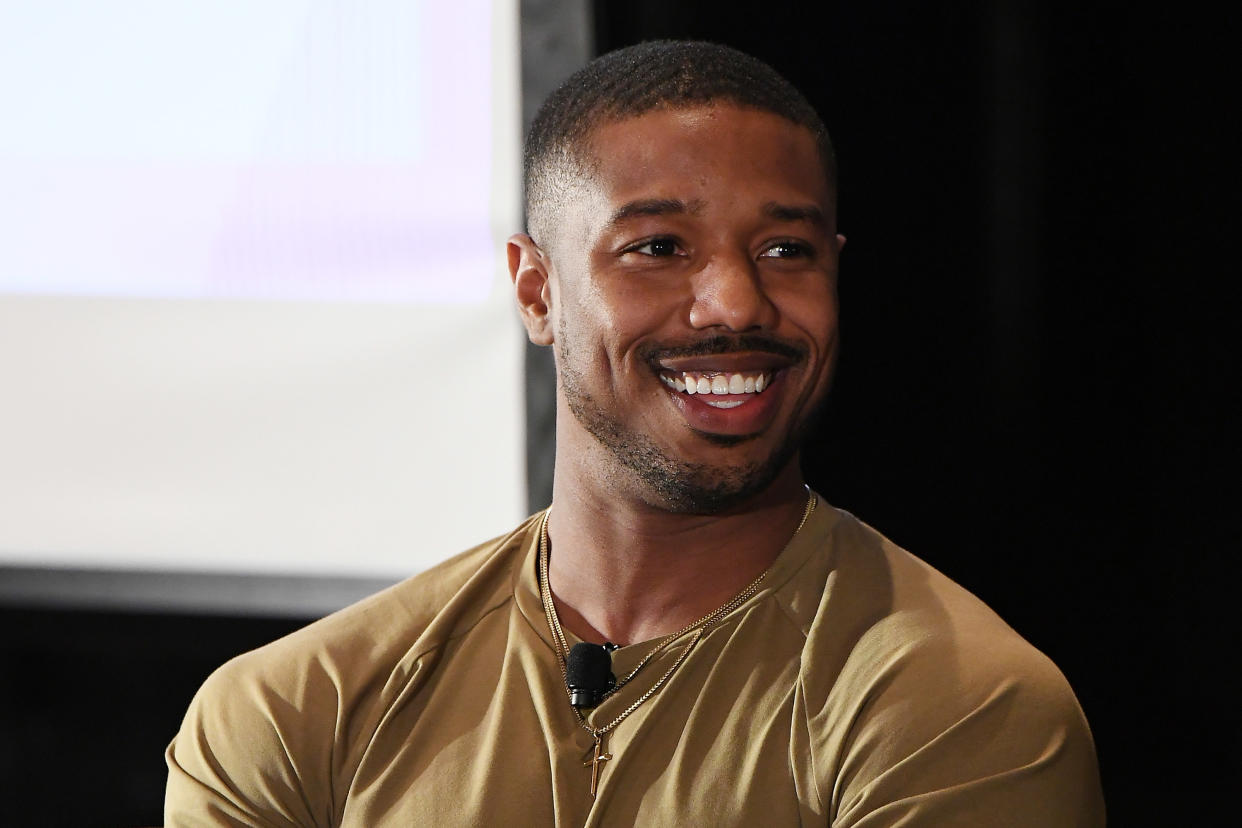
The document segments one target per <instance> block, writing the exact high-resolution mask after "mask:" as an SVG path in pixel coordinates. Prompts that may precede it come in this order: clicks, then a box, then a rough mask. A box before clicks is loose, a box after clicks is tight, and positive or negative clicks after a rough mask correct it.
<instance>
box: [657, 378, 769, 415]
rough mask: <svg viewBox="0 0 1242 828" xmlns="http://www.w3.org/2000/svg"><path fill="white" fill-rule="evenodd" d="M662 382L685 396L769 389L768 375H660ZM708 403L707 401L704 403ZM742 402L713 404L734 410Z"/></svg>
mask: <svg viewBox="0 0 1242 828" xmlns="http://www.w3.org/2000/svg"><path fill="white" fill-rule="evenodd" d="M660 379H661V381H663V382H664V384H665V385H667V386H668V387H669V388H672V389H673V390H674V391H679V392H681V393H684V394H712V395H717V396H723V395H725V394H758V393H759V392H760V391H762V390H763V389H765V388H767V387H768V375H767V374H754V375H750V376H743V375H741V374H712V375H711V376H694V375H692V374H689V373H683V374H682V375H681V376H679V377H670V376H666V375H664V374H661V375H660ZM704 402H706V400H705V401H704ZM741 402H742V401H739V402H732V401H725V400H719V401H716V402H712V403H711V404H712V405H714V406H716V407H717V408H733V407H734V406H735V405H741Z"/></svg>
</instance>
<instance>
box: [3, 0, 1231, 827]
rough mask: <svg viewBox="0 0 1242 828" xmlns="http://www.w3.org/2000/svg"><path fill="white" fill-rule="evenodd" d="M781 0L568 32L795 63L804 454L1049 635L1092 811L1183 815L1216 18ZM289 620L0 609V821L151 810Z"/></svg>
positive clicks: (1117, 815)
mask: <svg viewBox="0 0 1242 828" xmlns="http://www.w3.org/2000/svg"><path fill="white" fill-rule="evenodd" d="M803 5H804V4H794V3H788V2H764V3H751V4H745V5H735V6H731V5H727V4H721V3H719V2H715V3H707V2H678V3H669V2H656V1H655V0H640V1H639V2H634V0H630V2H624V3H623V2H603V1H602V0H601V1H600V2H596V4H595V40H596V47H597V51H606V50H608V49H611V48H615V47H617V46H622V45H625V44H628V43H632V42H636V41H638V40H642V39H649V38H654V37H698V38H705V39H711V40H716V41H721V42H726V43H730V44H732V45H735V46H738V47H740V48H742V49H744V50H746V51H749V52H751V53H753V54H756V55H758V56H759V57H762V58H763V59H765V60H767V61H768V62H770V63H772V64H773V65H774V66H775V67H776V68H777V69H778V70H780V71H781V72H782V73H783V74H785V75H786V76H787V77H789V78H790V79H791V80H792V81H793V82H794V83H795V84H796V85H797V86H799V87H800V88H802V89H803V90H804V91H805V92H807V94H808V97H810V98H811V99H812V102H813V103H814V104H815V105H816V106H817V108H818V109H819V110H820V111H821V112H822V113H823V114H824V116H825V120H826V121H827V123H828V126H829V129H830V130H831V131H832V133H833V135H834V138H835V140H836V144H837V150H838V156H839V161H840V165H841V169H842V175H841V210H840V216H841V217H840V225H841V229H842V231H843V232H844V233H845V234H846V235H847V236H848V237H849V244H848V245H847V247H846V249H845V253H844V255H843V260H842V271H843V276H842V283H841V302H842V317H843V319H842V336H843V352H842V359H841V363H840V368H839V373H838V380H837V385H836V389H835V391H834V399H833V402H832V404H831V406H830V410H829V412H828V414H827V416H826V419H825V421H824V423H823V426H822V428H821V429H820V430H819V432H818V433H817V434H816V435H815V437H814V439H813V441H812V444H811V446H810V447H809V449H808V451H807V453H806V458H805V465H806V470H807V474H808V477H809V478H810V479H811V481H812V483H813V484H814V485H815V486H816V487H817V488H818V489H819V490H820V491H821V492H823V493H824V494H825V495H826V496H827V497H828V499H829V500H830V501H832V502H833V503H834V504H836V505H838V506H841V507H843V508H846V509H848V510H850V511H852V512H854V513H855V514H857V515H859V516H860V517H861V518H863V519H864V520H866V521H868V522H870V523H872V524H873V525H875V526H877V527H878V528H880V529H881V530H882V531H884V532H885V533H886V534H888V535H889V536H890V537H892V538H893V539H894V540H895V541H897V542H898V543H900V544H901V545H903V546H905V547H907V548H909V549H911V550H912V551H914V552H915V553H916V554H918V555H919V556H921V557H923V558H924V559H926V560H928V561H929V562H931V563H933V564H934V565H935V566H937V567H938V568H939V569H941V570H943V571H944V572H946V573H947V574H949V575H950V576H951V577H953V578H954V579H955V580H957V581H959V582H961V583H962V584H964V585H965V586H967V587H968V588H970V589H971V590H972V591H974V592H975V593H976V594H978V595H979V596H980V597H982V598H983V599H984V600H986V601H987V602H988V603H989V604H991V605H992V606H993V607H994V608H995V609H996V610H997V611H998V612H999V613H1000V614H1001V615H1002V616H1003V617H1005V618H1006V619H1007V620H1008V621H1009V622H1010V623H1011V624H1012V625H1013V626H1014V627H1015V628H1016V629H1017V630H1018V631H1019V632H1021V633H1022V634H1023V635H1024V636H1026V637H1027V638H1028V639H1030V640H1031V641H1032V642H1033V643H1034V644H1035V645H1037V646H1038V647H1040V648H1041V649H1042V650H1044V651H1045V652H1047V653H1048V654H1049V655H1050V656H1052V658H1053V659H1054V660H1055V661H1056V662H1057V663H1058V664H1059V665H1060V666H1061V668H1062V669H1063V671H1064V672H1065V674H1066V675H1067V676H1068V678H1069V680H1070V682H1071V684H1073V686H1074V687H1075V689H1076V691H1077V693H1078V695H1079V699H1080V701H1081V703H1082V705H1083V708H1084V709H1085V711H1086V713H1087V716H1088V719H1089V720H1090V722H1091V724H1092V728H1093V731H1094V733H1095V736H1096V741H1097V747H1098V750H1099V756H1100V762H1101V768H1102V773H1103V778H1104V783H1105V793H1106V797H1107V801H1108V806H1109V812H1110V824H1113V825H1165V824H1198V823H1202V822H1205V821H1208V820H1207V819H1206V815H1208V814H1210V813H1212V811H1211V810H1210V807H1209V800H1210V798H1211V796H1212V794H1213V793H1215V792H1217V791H1224V790H1227V789H1229V788H1231V787H1232V786H1234V784H1235V782H1234V781H1233V774H1232V762H1231V760H1230V759H1229V758H1228V755H1229V754H1230V752H1231V751H1230V749H1229V743H1230V742H1231V741H1232V738H1233V737H1232V733H1233V727H1232V726H1225V725H1224V724H1223V723H1222V719H1221V718H1220V713H1219V711H1220V710H1222V709H1228V708H1231V706H1232V693H1231V691H1230V690H1229V688H1230V687H1232V686H1233V683H1232V682H1229V683H1228V684H1227V683H1226V680H1225V678H1224V675H1223V671H1224V669H1226V668H1227V666H1228V664H1229V661H1231V660H1232V659H1231V657H1232V655H1233V652H1234V648H1233V647H1231V646H1227V645H1226V644H1225V643H1224V635H1225V632H1226V630H1227V629H1230V628H1228V627H1226V621H1225V612H1224V607H1225V598H1224V592H1225V589H1226V588H1228V587H1229V585H1230V582H1231V573H1232V567H1230V566H1229V562H1230V559H1231V558H1232V556H1233V553H1234V551H1235V549H1236V544H1231V543H1229V542H1228V541H1231V540H1232V534H1231V535H1230V536H1229V537H1228V539H1227V537H1226V535H1225V532H1224V527H1223V524H1224V520H1223V517H1221V516H1222V515H1224V514H1228V513H1229V512H1227V511H1226V510H1228V509H1230V507H1231V506H1232V504H1231V503H1230V502H1229V501H1230V500H1231V499H1232V495H1233V491H1232V490H1229V489H1227V488H1226V487H1225V486H1223V485H1221V479H1220V478H1219V477H1218V474H1217V467H1218V466H1219V467H1222V468H1223V467H1225V466H1226V465H1227V464H1226V463H1225V462H1224V459H1223V458H1224V456H1225V454H1226V452H1227V451H1232V449H1233V445H1234V436H1233V435H1234V429H1233V428H1232V423H1230V422H1227V420H1229V419H1230V418H1229V415H1230V414H1231V413H1232V411H1233V410H1234V409H1235V408H1236V400H1235V394H1234V392H1233V389H1232V385H1233V380H1234V375H1235V374H1236V369H1233V368H1232V365H1233V363H1232V362H1231V361H1229V360H1228V358H1227V357H1226V355H1225V354H1224V352H1223V350H1222V349H1221V346H1220V345H1219V342H1220V341H1221V340H1223V339H1224V336H1222V335H1221V334H1220V332H1221V331H1223V330H1224V329H1225V325H1226V324H1227V321H1231V320H1227V318H1226V313H1227V312H1228V313H1229V315H1230V316H1232V315H1233V313H1232V312H1233V310H1234V308H1235V307H1236V306H1235V305H1232V304H1230V303H1228V302H1226V301H1225V298H1224V291H1223V289H1222V283H1223V282H1224V281H1225V279H1226V278H1227V277H1228V276H1231V275H1234V274H1233V273H1231V272H1230V270H1228V269H1227V268H1229V267H1230V266H1232V269H1233V270H1234V271H1236V265H1233V264H1232V262H1231V261H1229V260H1226V259H1225V257H1224V255H1223V250H1222V249H1221V248H1222V247H1223V245H1221V244H1220V243H1219V242H1218V239H1219V238H1220V237H1221V236H1223V234H1224V233H1225V232H1227V230H1226V227H1227V226H1228V227H1229V228H1230V229H1232V226H1233V225H1234V223H1235V222H1236V218H1237V209H1236V202H1237V195H1236V177H1235V175H1234V174H1233V172H1232V171H1236V167H1235V166H1231V165H1227V164H1226V163H1225V161H1226V160H1227V159H1228V158H1229V157H1230V155H1231V152H1232V147H1231V146H1230V147H1228V149H1229V150H1230V152H1226V149H1227V147H1226V144H1227V143H1229V142H1228V140H1227V138H1226V132H1225V128H1226V126H1227V125H1228V121H1229V118H1230V112H1231V111H1232V110H1233V109H1234V108H1236V105H1237V104H1236V93H1231V94H1228V95H1224V94H1221V93H1218V92H1217V91H1216V90H1217V89H1218V88H1221V87H1223V86H1224V84H1222V83H1221V82H1220V81H1221V79H1222V77H1223V76H1224V73H1225V71H1226V63H1227V57H1228V53H1229V52H1230V51H1231V50H1235V49H1236V47H1235V46H1234V45H1233V44H1236V42H1237V41H1236V38H1235V37H1234V35H1233V34H1232V32H1234V31H1236V27H1235V26H1234V25H1233V23H1234V21H1233V20H1230V19H1225V18H1223V17H1222V18H1218V19H1203V18H1194V17H1192V16H1191V15H1190V14H1189V13H1188V12H1187V11H1186V10H1184V9H1168V10H1165V11H1164V12H1162V14H1163V17H1160V18H1155V17H1152V16H1150V13H1144V14H1139V13H1137V12H1135V11H1134V9H1135V8H1137V7H1134V6H1123V5H1120V4H1117V5H1113V6H1105V5H1101V4H1092V5H1090V6H1087V7H1083V6H1081V5H1078V4H1070V3H1034V2H1016V1H1015V2H998V3H982V2H975V3H958V4H951V5H952V7H951V8H944V6H948V5H950V4H926V3H916V2H876V3H836V2H832V3H821V4H818V5H817V6H815V7H814V9H815V10H814V11H807V10H806V8H802V6H803ZM1227 170H1230V171H1231V172H1229V173H1227ZM1227 188H1228V189H1227ZM1226 204H1228V205H1230V207H1231V212H1226V211H1225V210H1224V209H1223V205H1226ZM1230 470H1232V469H1230ZM1233 489H1236V486H1234V487H1233ZM306 620H307V619H293V618H291V619H247V618H224V617H218V616H192V615H185V616H169V615H144V614H139V613H115V612H109V613H102V612H69V611H64V610H47V609H37V608H18V607H11V608H8V609H3V610H0V629H2V630H3V633H0V711H2V712H0V779H3V780H4V787H5V789H6V791H7V792H8V794H9V795H8V796H7V797H6V799H7V800H8V801H7V803H6V813H5V815H4V817H2V818H0V821H2V822H5V823H6V824H15V825H74V826H89V825H101V826H104V825H113V826H115V825H139V824H157V823H158V822H159V821H160V802H161V797H162V788H163V780H164V767H163V760H162V751H163V748H164V746H165V744H166V743H167V741H168V740H169V739H170V738H171V736H172V734H173V732H174V731H175V729H176V727H177V725H178V723H179V720H180V716H181V714H182V712H183V711H184V709H185V706H186V704H187V703H188V701H189V698H190V696H191V695H192V693H193V691H194V689H195V688H196V687H197V685H198V684H199V682H201V681H202V679H203V678H204V677H205V676H206V674H207V673H208V672H209V671H210V670H211V669H212V668H214V667H215V666H216V665H218V664H219V663H221V662H222V661H224V660H225V659H226V658H228V657H229V656H231V655H232V654H235V653H237V652H240V651H242V650H245V649H249V648H251V647H254V646H257V645H259V644H261V643H264V642H266V641H268V640H271V639H272V638H275V637H277V636H278V635H281V634H283V633H284V632H287V631H290V630H292V629H294V628H296V627H297V626H300V625H301V624H302V623H304V622H305V621H306ZM1222 656H1223V657H1224V658H1222ZM1205 714H1206V715H1205ZM1194 815H1198V816H1197V817H1196V816H1194Z"/></svg>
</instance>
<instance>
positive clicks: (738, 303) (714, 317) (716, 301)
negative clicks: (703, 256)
mask: <svg viewBox="0 0 1242 828" xmlns="http://www.w3.org/2000/svg"><path fill="white" fill-rule="evenodd" d="M693 287H694V302H693V304H691V306H690V324H691V326H693V327H694V328H697V329H704V328H712V327H723V328H727V329H728V330H730V331H745V330H750V329H752V328H770V327H775V325H776V320H777V315H778V314H777V310H776V306H775V305H773V304H772V301H771V300H770V299H769V298H768V295H767V293H766V292H765V291H764V285H763V280H762V278H761V276H760V273H759V268H758V266H757V265H756V263H755V262H754V261H752V260H751V259H750V257H749V256H746V255H744V254H731V255H723V254H722V255H718V256H714V257H713V258H712V259H711V260H710V261H709V262H708V263H707V264H706V266H704V268H703V269H702V270H700V271H699V272H698V273H696V274H695V275H694V277H693Z"/></svg>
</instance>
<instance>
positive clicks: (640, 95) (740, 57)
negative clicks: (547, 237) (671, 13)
mask: <svg viewBox="0 0 1242 828" xmlns="http://www.w3.org/2000/svg"><path fill="white" fill-rule="evenodd" d="M716 102H726V103H730V104H733V105H734V106H738V107H742V108H746V109H755V110H759V111H762V112H770V113H772V114H774V115H779V116H780V117H782V118H784V119H786V120H787V121H790V122H792V123H794V124H797V125H798V126H802V127H806V128H807V129H808V130H810V131H811V134H812V136H813V137H814V138H815V143H816V146H817V147H818V149H819V155H820V161H821V163H822V164H823V168H824V175H825V176H826V178H827V180H828V186H829V189H830V190H832V191H833V192H834V193H835V191H836V185H837V169H836V157H835V154H834V152H833V149H832V140H831V139H830V138H829V136H828V130H827V128H826V127H825V126H824V123H823V121H822V120H820V117H819V115H818V114H817V113H816V112H815V108H814V107H812V106H811V104H810V103H809V102H808V101H807V99H806V98H805V97H803V95H802V93H801V92H799V91H798V90H797V89H795V88H794V86H793V84H791V83H790V82H789V81H787V80H785V79H784V78H783V77H781V76H780V75H779V74H778V73H777V72H776V70H775V69H773V68H772V67H771V66H768V65H767V64H766V63H764V62H763V61H761V60H759V59H757V58H754V57H751V56H750V55H748V54H746V53H744V52H739V51H738V50H737V49H733V48H731V47H729V46H722V45H719V44H716V43H706V42H703V41H693V40H653V41H647V42H645V43H639V44H637V45H635V46H628V47H626V48H624V49H618V50H617V51H615V52H609V53H607V54H605V55H602V56H600V57H598V58H596V59H595V60H593V61H591V62H590V63H588V64H587V65H586V66H584V67H583V68H582V69H579V70H578V71H577V72H575V73H574V74H573V75H572V76H570V78H569V79H568V80H567V81H565V82H564V83H563V84H561V86H560V87H559V88H558V89H557V90H556V91H555V92H553V93H552V94H551V95H549V96H548V99H547V100H546V101H544V103H543V106H541V107H540V108H539V112H538V113H537V114H536V115H535V120H534V122H533V123H532V124H531V128H530V132H529V134H528V135H527V137H526V147H525V151H524V153H523V159H522V168H523V173H524V178H525V182H526V184H525V187H526V192H525V200H526V221H527V226H528V227H529V229H530V232H531V235H532V236H533V237H534V238H535V240H536V242H541V241H542V239H541V236H543V235H544V230H545V229H546V227H545V226H544V225H545V216H546V214H547V213H548V212H549V211H550V210H551V208H552V206H553V205H555V204H557V203H559V202H560V201H561V200H562V199H563V197H564V196H565V195H566V192H567V188H568V187H570V186H572V182H573V179H575V178H576V177H578V176H579V175H581V174H583V172H584V171H585V170H586V169H588V168H589V166H588V165H589V158H588V156H587V146H586V143H587V140H588V139H589V137H590V135H591V133H592V132H594V131H595V130H596V129H597V128H598V127H600V126H602V125H604V124H606V123H610V122H615V121H620V120H624V119H626V118H635V117H638V116H639V115H644V114H646V113H648V112H651V111H653V110H657V109H688V108H692V107H698V106H706V105H709V104H712V103H716Z"/></svg>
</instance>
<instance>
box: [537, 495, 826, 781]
mask: <svg viewBox="0 0 1242 828" xmlns="http://www.w3.org/2000/svg"><path fill="white" fill-rule="evenodd" d="M816 502H817V500H816V497H815V495H814V494H813V493H812V492H811V490H810V487H807V499H806V508H804V509H803V510H802V520H800V521H799V522H798V528H797V529H795V530H794V535H797V534H798V533H799V532H801V531H802V527H803V526H805V525H806V520H807V518H809V517H810V516H811V512H813V511H815V504H816ZM551 513H552V507H551V506H549V507H548V508H547V509H546V510H544V513H543V520H542V521H541V522H540V525H539V598H540V599H541V600H542V601H543V613H544V615H545V616H547V619H548V629H550V630H551V631H552V637H553V638H554V639H555V640H556V647H555V649H556V658H557V661H558V662H559V663H560V666H561V679H562V680H563V681H564V682H565V692H566V693H569V666H568V659H569V643H568V642H567V641H566V640H565V631H564V630H563V629H561V619H560V618H559V617H558V616H557V614H556V605H555V604H554V603H553V602H552V586H551V582H550V581H549V580H548V557H549V556H548V545H549V544H548V516H549V515H550V514H551ZM769 571H770V569H765V570H764V571H763V572H761V573H760V574H759V577H758V578H756V579H755V580H753V581H751V582H750V583H749V584H747V585H746V587H745V588H744V589H743V590H742V591H741V592H739V593H738V594H737V595H734V596H733V597H732V598H730V599H729V600H728V601H727V602H726V603H725V604H724V605H722V606H720V607H718V608H716V609H715V610H712V611H711V612H709V613H708V614H707V615H704V616H703V617H702V618H700V619H698V620H697V621H693V622H691V623H689V624H687V625H686V626H684V627H682V628H681V629H680V630H678V631H677V632H675V633H673V634H672V635H667V636H665V637H664V638H662V639H660V642H659V643H658V644H656V645H655V647H653V648H652V649H651V651H650V652H648V653H647V654H646V655H645V656H643V657H642V659H641V660H640V661H639V662H638V666H637V667H635V668H634V669H633V670H631V671H630V673H629V675H627V676H626V677H625V678H623V679H621V680H620V681H618V682H617V683H616V685H615V686H614V687H613V688H612V689H611V690H609V691H608V693H607V694H606V695H605V696H604V698H607V697H608V696H610V695H612V694H613V693H615V692H617V691H618V690H620V689H621V688H622V687H624V686H625V685H626V684H628V683H629V681H630V680H631V679H633V678H634V676H636V675H638V672H639V671H640V670H642V669H643V668H644V667H646V666H647V664H648V662H650V661H651V659H653V658H655V656H656V655H657V654H658V653H660V652H662V651H663V650H664V649H665V648H666V647H668V645H670V644H672V643H673V642H674V641H676V640H677V639H679V638H681V637H682V636H683V635H685V634H686V633H689V632H691V631H693V632H694V635H693V636H691V638H690V641H689V642H688V643H687V644H686V646H685V648H684V649H683V650H682V651H681V654H680V655H678V656H677V660H676V661H674V662H673V665H672V666H671V667H669V668H668V670H667V671H666V672H665V673H664V675H662V676H660V678H659V679H658V680H657V681H656V683H655V684H653V685H651V687H650V688H649V689H648V690H647V692H645V693H643V694H642V695H641V696H639V697H638V699H637V700H635V701H634V702H633V703H632V704H630V706H629V707H627V708H625V709H624V710H622V711H621V713H620V714H619V715H618V716H617V717H616V718H614V719H613V720H612V721H610V722H608V724H606V725H604V726H603V727H591V725H590V724H588V723H587V720H586V717H585V716H583V715H582V711H580V710H579V709H578V708H577V707H571V708H570V709H571V710H573V711H574V715H575V716H576V717H577V718H578V724H579V725H580V726H581V727H582V728H583V729H584V730H586V731H587V732H588V733H590V734H591V736H592V737H593V738H594V739H595V751H594V755H593V756H592V758H590V759H588V760H587V761H586V762H583V763H582V764H583V765H584V766H585V765H590V766H591V798H592V799H594V798H595V792H596V790H597V789H598V787H599V771H600V768H599V766H600V763H601V762H606V761H608V760H609V759H611V758H612V754H611V753H604V747H603V746H604V735H605V734H606V733H608V732H609V731H610V730H612V729H613V728H615V727H616V726H617V725H619V724H621V722H623V721H624V720H625V719H626V717H627V716H629V715H630V714H631V713H633V712H634V711H635V710H637V709H638V708H639V707H641V706H642V704H643V702H645V701H647V699H649V698H651V697H652V696H654V695H655V694H656V691H658V690H659V689H660V688H661V687H663V686H664V683H665V682H667V681H668V680H669V677H671V676H672V675H673V673H675V672H677V668H678V667H680V666H681V663H682V662H683V661H685V660H686V658H687V657H688V656H689V655H690V651H691V650H693V649H694V646H695V645H696V644H698V643H699V640H700V639H701V638H702V637H703V635H704V633H706V632H707V630H708V629H710V628H711V627H712V625H714V624H715V623H716V622H717V621H719V620H720V619H721V618H724V617H725V616H726V615H728V614H729V613H731V612H733V610H735V609H737V608H738V607H740V606H741V605H742V604H744V603H746V601H748V600H749V599H750V597H751V596H752V595H754V594H755V593H756V592H757V591H758V590H759V585H760V584H761V583H763V579H764V578H766V577H767V575H768V572H769Z"/></svg>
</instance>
